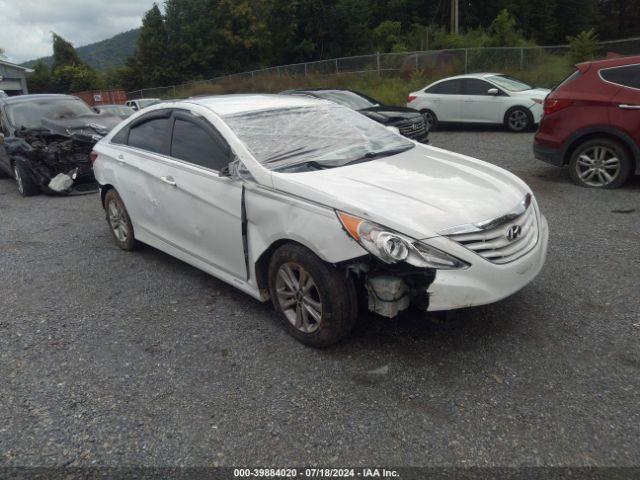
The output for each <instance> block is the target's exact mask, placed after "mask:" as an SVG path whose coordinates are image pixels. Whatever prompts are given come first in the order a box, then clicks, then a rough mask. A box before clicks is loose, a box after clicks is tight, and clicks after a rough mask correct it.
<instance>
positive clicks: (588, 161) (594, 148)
mask: <svg viewBox="0 0 640 480" xmlns="http://www.w3.org/2000/svg"><path fill="white" fill-rule="evenodd" d="M631 166H632V165H631V159H630V156H629V153H628V152H627V150H626V149H625V148H624V147H623V146H622V145H620V144H619V143H618V142H616V141H614V140H609V139H607V138H595V139H592V140H587V141H586V142H584V143H582V144H580V145H578V147H577V148H576V149H575V150H574V151H573V154H572V155H571V159H570V160H569V175H570V176H571V180H573V182H574V183H576V184H577V185H580V186H581V187H589V188H618V187H620V186H621V185H622V184H623V183H624V182H625V181H626V180H627V178H629V175H630V174H631Z"/></svg>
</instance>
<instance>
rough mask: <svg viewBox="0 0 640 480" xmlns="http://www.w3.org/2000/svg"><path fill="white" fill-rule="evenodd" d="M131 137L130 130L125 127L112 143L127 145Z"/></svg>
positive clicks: (114, 137)
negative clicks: (128, 138)
mask: <svg viewBox="0 0 640 480" xmlns="http://www.w3.org/2000/svg"><path fill="white" fill-rule="evenodd" d="M128 136H129V129H128V128H127V127H124V128H123V129H121V130H120V131H119V132H118V133H116V134H115V135H114V136H113V138H112V139H111V143H118V144H120V145H126V144H127V137H128Z"/></svg>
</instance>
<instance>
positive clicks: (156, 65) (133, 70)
mask: <svg viewBox="0 0 640 480" xmlns="http://www.w3.org/2000/svg"><path fill="white" fill-rule="evenodd" d="M168 51H169V47H168V38H167V31H166V28H165V21H164V18H163V16H162V12H160V9H159V8H158V5H157V4H155V3H154V4H153V6H152V7H151V9H150V10H149V11H147V13H145V15H144V17H143V18H142V27H141V29H140V36H139V37H138V42H137V44H136V51H135V54H134V56H133V57H132V58H131V59H130V60H129V62H127V67H128V68H129V71H128V73H129V74H130V75H132V77H133V79H134V82H133V83H135V84H137V85H138V86H139V87H143V86H149V85H158V86H161V85H165V84H168V83H170V82H172V81H173V80H175V74H174V71H173V70H172V69H171V68H170V65H168V62H167V57H168Z"/></svg>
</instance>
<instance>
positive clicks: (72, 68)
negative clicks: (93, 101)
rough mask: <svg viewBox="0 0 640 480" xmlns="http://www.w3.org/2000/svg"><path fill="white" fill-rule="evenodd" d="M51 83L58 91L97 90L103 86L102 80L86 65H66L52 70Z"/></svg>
mask: <svg viewBox="0 0 640 480" xmlns="http://www.w3.org/2000/svg"><path fill="white" fill-rule="evenodd" d="M53 85H54V88H55V89H56V91H58V92H60V93H73V92H82V91H85V90H98V89H101V88H102V87H104V85H103V83H102V80H101V79H100V77H99V76H98V74H97V73H96V72H95V70H93V69H92V68H89V67H88V66H87V65H66V66H64V67H59V68H57V69H55V70H54V71H53Z"/></svg>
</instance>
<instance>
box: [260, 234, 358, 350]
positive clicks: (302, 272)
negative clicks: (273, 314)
mask: <svg viewBox="0 0 640 480" xmlns="http://www.w3.org/2000/svg"><path fill="white" fill-rule="evenodd" d="M269 292H270V294H271V299H272V302H273V306H274V307H275V309H276V311H277V312H278V313H279V314H280V317H281V319H282V321H283V323H284V326H285V328H286V330H287V331H288V332H289V333H290V334H291V335H292V336H293V337H294V338H296V339H297V340H298V341H300V342H301V343H304V344H305V345H308V346H311V347H327V346H329V345H332V344H334V343H336V342H338V341H340V340H341V339H343V338H344V337H345V336H347V335H348V334H349V333H350V332H351V330H352V329H353V327H354V326H355V324H356V320H357V317H358V304H357V302H358V300H357V296H356V290H355V286H354V284H353V281H352V280H351V278H350V277H347V276H346V275H345V273H344V272H343V271H340V270H338V269H337V268H335V267H332V266H331V265H328V264H327V263H325V262H323V261H322V260H321V259H320V258H318V257H317V256H316V255H315V254H314V253H313V252H311V251H310V250H309V249H307V248H305V247H303V246H302V245H298V244H294V243H288V244H285V245H283V246H281V247H280V248H278V249H277V250H276V251H275V252H274V254H273V256H272V257H271V261H270V263H269Z"/></svg>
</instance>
